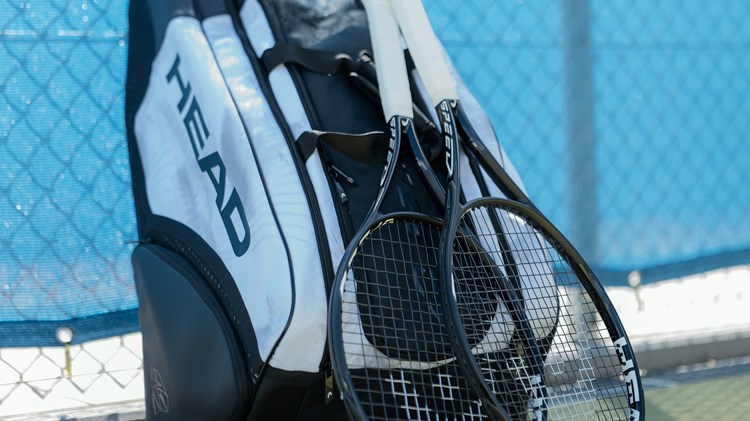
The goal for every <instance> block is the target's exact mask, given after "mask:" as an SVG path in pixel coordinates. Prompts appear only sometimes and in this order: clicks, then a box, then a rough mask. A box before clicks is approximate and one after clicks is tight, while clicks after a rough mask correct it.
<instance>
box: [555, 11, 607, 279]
mask: <svg viewBox="0 0 750 421" xmlns="http://www.w3.org/2000/svg"><path fill="white" fill-rule="evenodd" d="M562 19H563V25H562V26H563V50H564V56H565V58H564V59H565V62H564V66H565V114H566V116H565V118H566V136H567V166H568V191H569V194H570V232H569V234H570V239H571V242H572V243H573V244H574V245H575V247H576V248H577V249H578V250H579V252H580V253H581V254H582V255H583V257H584V258H586V259H587V260H588V261H589V262H590V264H592V266H598V261H597V257H598V252H597V250H598V244H597V242H598V241H597V228H598V211H597V194H596V133H595V131H594V87H593V76H592V67H593V64H592V53H591V34H590V32H591V31H590V26H591V17H590V12H589V0H562Z"/></svg>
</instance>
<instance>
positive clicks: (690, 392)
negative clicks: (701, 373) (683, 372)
mask: <svg viewBox="0 0 750 421" xmlns="http://www.w3.org/2000/svg"><path fill="white" fill-rule="evenodd" d="M645 394H646V419H647V420H648V421H667V420H669V421H673V420H680V421H682V420H685V421H688V420H689V421H693V420H750V374H747V373H746V372H744V373H742V375H739V376H728V377H722V378H718V379H711V380H704V381H694V382H689V383H684V384H675V385H670V386H667V387H660V388H647V389H646V391H645Z"/></svg>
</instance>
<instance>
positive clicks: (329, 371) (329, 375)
mask: <svg viewBox="0 0 750 421" xmlns="http://www.w3.org/2000/svg"><path fill="white" fill-rule="evenodd" d="M325 372H326V405H328V404H329V403H331V402H332V401H333V397H334V395H333V368H331V364H330V363H328V364H326V370H325Z"/></svg>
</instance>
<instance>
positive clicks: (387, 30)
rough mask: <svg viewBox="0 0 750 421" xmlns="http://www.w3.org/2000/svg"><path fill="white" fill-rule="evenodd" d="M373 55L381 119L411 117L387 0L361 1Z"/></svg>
mask: <svg viewBox="0 0 750 421" xmlns="http://www.w3.org/2000/svg"><path fill="white" fill-rule="evenodd" d="M362 3H363V4H364V6H365V11H366V12H367V21H368V23H369V25H370V38H371V41H372V49H373V53H374V54H375V71H376V73H377V76H378V86H379V87H380V102H381V104H382V106H383V113H384V114H385V120H386V121H390V120H391V118H392V117H393V116H396V115H399V116H403V117H409V118H413V112H412V104H411V91H410V90H409V78H408V76H407V71H406V60H405V59H404V50H403V49H402V48H401V36H400V34H399V31H398V23H396V19H395V17H394V16H393V12H392V11H391V6H390V4H389V3H388V0H363V1H362Z"/></svg>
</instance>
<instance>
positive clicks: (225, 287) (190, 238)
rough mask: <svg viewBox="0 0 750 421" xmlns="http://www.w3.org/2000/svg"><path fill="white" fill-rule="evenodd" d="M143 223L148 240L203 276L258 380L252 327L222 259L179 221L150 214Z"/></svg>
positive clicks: (258, 360) (252, 375) (251, 373)
mask: <svg viewBox="0 0 750 421" xmlns="http://www.w3.org/2000/svg"><path fill="white" fill-rule="evenodd" d="M146 227H147V230H148V236H149V239H150V241H152V242H153V243H154V244H157V245H160V246H162V247H164V248H166V249H169V250H172V251H174V252H175V253H177V254H179V255H181V256H183V257H184V258H185V260H187V261H188V262H189V263H190V264H191V265H192V266H193V267H194V268H196V270H198V271H199V273H200V275H201V276H202V277H203V279H205V280H206V284H207V285H208V286H210V288H211V289H212V291H213V293H214V294H215V295H216V297H217V298H218V300H219V302H220V303H221V306H222V308H223V309H224V311H225V312H226V313H227V314H228V316H229V319H230V320H231V321H232V324H233V327H234V330H235V331H236V332H237V333H238V335H239V341H240V342H241V344H242V347H243V348H244V350H245V353H244V357H245V360H246V364H247V367H248V375H249V377H250V378H251V379H252V380H253V382H255V381H257V376H258V373H260V370H261V367H262V366H263V361H262V360H261V358H260V351H259V350H258V342H257V340H256V337H255V329H254V328H253V324H252V321H251V320H250V315H249V314H248V312H247V308H246V307H245V303H244V301H243V300H242V296H241V294H240V291H239V290H238V289H237V284H236V283H235V281H234V278H232V275H231V274H230V273H229V270H228V269H227V268H226V266H225V265H224V262H223V261H222V260H221V258H220V257H219V256H218V255H217V254H216V252H214V251H213V249H212V248H211V247H210V246H209V245H208V244H207V243H206V242H205V240H203V238H201V237H200V236H199V235H198V234H196V233H195V231H193V230H191V229H190V228H188V227H187V226H185V225H183V224H181V223H179V222H176V221H173V220H171V219H168V218H164V217H161V216H157V215H151V216H150V217H149V219H148V222H147V223H146ZM248 276H250V274H249V275H248Z"/></svg>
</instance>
